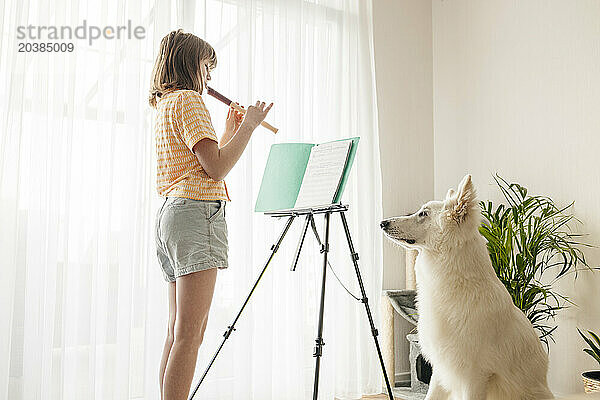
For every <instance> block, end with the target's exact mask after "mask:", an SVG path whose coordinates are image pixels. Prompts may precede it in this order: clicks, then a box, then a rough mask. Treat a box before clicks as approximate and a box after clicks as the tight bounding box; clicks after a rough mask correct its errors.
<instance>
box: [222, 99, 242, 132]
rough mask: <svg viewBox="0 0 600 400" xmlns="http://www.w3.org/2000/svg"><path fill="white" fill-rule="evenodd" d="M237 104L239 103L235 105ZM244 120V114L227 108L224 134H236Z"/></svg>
mask: <svg viewBox="0 0 600 400" xmlns="http://www.w3.org/2000/svg"><path fill="white" fill-rule="evenodd" d="M237 104H239V103H237ZM242 108H244V107H243V106H242ZM243 120H244V114H242V113H241V112H239V111H237V110H235V109H234V108H232V107H229V113H228V114H227V120H225V133H226V134H227V133H229V134H234V133H236V132H237V130H238V128H239V127H240V125H241V124H242V121H243Z"/></svg>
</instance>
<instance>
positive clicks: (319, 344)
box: [189, 203, 394, 400]
mask: <svg viewBox="0 0 600 400" xmlns="http://www.w3.org/2000/svg"><path fill="white" fill-rule="evenodd" d="M347 210H348V205H342V204H341V203H335V204H330V205H324V206H317V207H311V208H296V209H289V210H278V211H268V212H265V215H269V216H271V217H275V218H282V217H287V218H288V219H287V222H286V224H285V226H284V228H283V230H282V232H281V234H280V235H279V238H278V239H277V242H276V243H275V244H273V245H272V246H271V254H270V255H269V258H268V259H267V261H266V263H265V265H264V267H263V269H262V271H261V272H260V274H259V275H258V277H257V278H256V281H255V282H254V285H253V286H252V289H250V292H249V293H248V296H247V297H246V300H245V301H244V304H242V307H241V308H240V310H239V312H238V313H237V315H236V317H235V319H234V320H233V322H232V323H231V325H229V326H228V327H227V330H226V331H225V333H224V334H223V341H222V342H221V345H220V346H219V347H218V348H217V350H216V351H215V354H214V355H213V357H212V359H211V361H210V363H209V364H208V366H207V367H206V370H205V371H204V373H203V374H202V377H201V378H200V381H199V382H198V384H197V385H196V388H195V389H194V391H193V392H192V394H191V395H190V397H189V400H192V399H193V397H194V395H195V394H196V392H197V391H198V388H199V387H200V384H202V382H203V381H204V378H205V377H206V375H207V374H208V371H209V370H210V368H211V367H212V365H213V363H214V361H215V359H216V358H217V356H218V354H219V352H220V351H221V349H222V348H223V345H224V344H225V342H226V341H227V339H229V336H230V335H231V333H232V332H233V331H234V330H235V324H236V322H237V321H238V319H239V318H240V316H241V314H242V311H243V310H244V308H245V307H246V304H248V302H249V300H250V297H251V296H252V293H253V292H254V289H256V287H257V286H258V283H259V282H260V279H261V278H262V276H263V275H264V273H265V271H266V269H267V267H268V266H269V263H270V262H271V260H272V259H273V256H274V255H275V253H276V252H277V250H279V246H280V245H281V242H282V241H283V238H284V237H285V235H286V233H287V232H288V230H289V229H290V226H291V225H292V223H293V222H294V220H295V219H296V217H299V216H301V215H305V216H306V219H305V222H304V226H303V229H302V233H301V235H300V241H299V242H298V246H297V248H296V253H295V255H294V261H293V263H292V267H291V270H292V271H294V270H295V269H296V265H297V263H298V259H299V258H300V251H301V250H302V245H303V243H304V239H305V237H306V232H307V230H308V226H309V225H311V227H312V231H313V233H314V234H315V237H316V239H317V242H318V243H319V244H320V245H321V253H322V254H323V275H322V280H321V302H320V306H319V324H318V331H317V338H316V339H315V343H316V345H315V348H314V352H313V357H315V358H316V362H315V378H314V386H313V400H317V399H318V392H319V371H320V367H321V356H322V353H323V346H324V345H325V342H323V336H322V335H323V312H324V309H325V282H326V278H327V263H328V261H327V254H328V253H329V220H330V217H331V214H333V213H339V215H340V217H341V219H342V224H343V226H344V232H345V234H346V240H347V241H348V248H349V250H350V256H351V258H352V262H353V264H354V270H355V272H356V278H357V279H358V285H359V287H360V292H361V296H362V298H361V299H360V301H361V303H363V304H364V305H365V311H366V313H367V317H368V319H369V324H370V326H371V334H372V336H373V340H374V341H375V347H376V348H377V355H378V356H379V362H380V364H381V371H382V373H383V377H384V379H385V384H386V388H387V392H388V397H389V400H394V395H393V393H392V388H391V386H390V382H389V379H388V376H387V372H386V370H385V365H384V362H383V356H382V355H381V349H380V347H379V341H378V340H377V336H378V335H379V332H378V331H377V329H376V328H375V323H374V322H373V317H372V315H371V309H370V308H369V299H368V298H367V294H366V293H365V288H364V285H363V281H362V277H361V275H360V270H359V268H358V253H356V252H355V251H354V245H353V244H352V238H351V237H350V229H349V228H348V222H347V221H346V215H345V214H344V213H345V212H346V211H347ZM315 214H325V216H324V218H325V234H324V238H325V243H322V242H321V239H320V238H319V234H318V232H317V228H316V225H315V222H314V215H315Z"/></svg>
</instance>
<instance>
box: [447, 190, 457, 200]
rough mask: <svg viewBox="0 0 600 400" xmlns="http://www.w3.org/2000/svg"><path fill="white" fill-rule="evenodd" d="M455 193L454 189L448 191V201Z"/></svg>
mask: <svg viewBox="0 0 600 400" xmlns="http://www.w3.org/2000/svg"><path fill="white" fill-rule="evenodd" d="M455 193H456V192H455V191H454V189H448V193H446V200H450V199H451V198H452V196H454V194H455Z"/></svg>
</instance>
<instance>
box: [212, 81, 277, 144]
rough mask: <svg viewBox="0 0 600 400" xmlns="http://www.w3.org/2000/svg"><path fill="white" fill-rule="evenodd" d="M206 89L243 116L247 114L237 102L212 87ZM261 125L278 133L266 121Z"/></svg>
mask: <svg viewBox="0 0 600 400" xmlns="http://www.w3.org/2000/svg"><path fill="white" fill-rule="evenodd" d="M206 89H207V91H208V94H210V95H211V96H213V97H214V98H215V99H217V100H219V101H222V102H223V103H225V104H227V105H228V106H230V107H233V108H234V109H236V110H237V111H239V112H241V113H242V114H246V110H244V109H243V108H242V107H240V106H239V105H238V104H237V103H236V102H235V101H231V100H229V99H228V98H227V97H225V96H223V95H222V94H221V93H219V92H217V91H216V90H215V89H213V88H211V87H208V86H207V87H206ZM260 124H261V125H262V126H264V127H265V128H267V129H268V130H270V131H271V132H273V133H277V131H278V130H279V129H277V128H275V127H274V126H273V125H271V124H269V123H268V122H266V121H262V122H261V123H260Z"/></svg>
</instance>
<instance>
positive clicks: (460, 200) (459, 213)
mask: <svg viewBox="0 0 600 400" xmlns="http://www.w3.org/2000/svg"><path fill="white" fill-rule="evenodd" d="M476 198H477V193H476V192H475V187H474V186H473V182H471V175H467V176H465V177H464V178H463V180H462V181H461V182H460V185H458V195H457V196H456V200H455V201H453V202H452V203H453V204H452V206H451V209H450V217H451V218H452V219H453V220H454V221H456V222H457V223H460V222H462V221H464V219H465V218H466V217H467V216H468V214H469V211H470V210H471V208H473V207H474V206H475V205H476V204H475V203H476Z"/></svg>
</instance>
